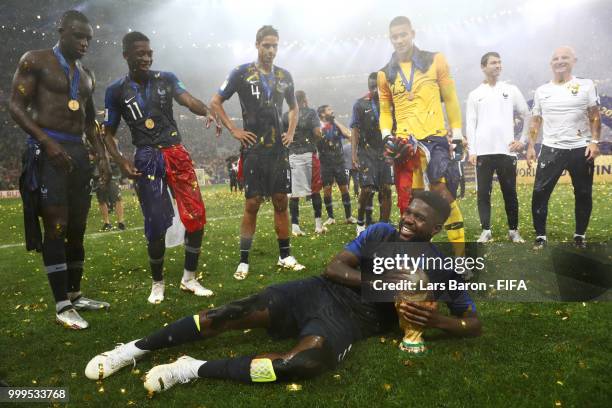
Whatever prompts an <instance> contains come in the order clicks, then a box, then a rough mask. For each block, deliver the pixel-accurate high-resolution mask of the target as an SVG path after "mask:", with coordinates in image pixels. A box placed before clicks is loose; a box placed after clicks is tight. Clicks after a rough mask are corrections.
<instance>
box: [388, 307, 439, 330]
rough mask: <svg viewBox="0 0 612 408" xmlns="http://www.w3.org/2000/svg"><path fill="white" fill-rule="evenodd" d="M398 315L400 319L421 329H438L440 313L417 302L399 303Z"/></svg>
mask: <svg viewBox="0 0 612 408" xmlns="http://www.w3.org/2000/svg"><path fill="white" fill-rule="evenodd" d="M398 313H400V314H401V315H402V318H404V319H405V320H407V321H409V322H410V323H412V324H415V325H417V326H421V327H439V323H440V313H439V312H438V311H437V310H435V309H430V308H429V307H427V306H425V305H424V304H422V303H419V302H407V301H404V302H401V303H400V304H399V306H398Z"/></svg>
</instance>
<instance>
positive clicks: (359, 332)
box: [85, 191, 481, 392]
mask: <svg viewBox="0 0 612 408" xmlns="http://www.w3.org/2000/svg"><path fill="white" fill-rule="evenodd" d="M449 212H450V207H449V204H448V202H447V201H446V200H445V199H444V198H442V197H441V196H440V195H438V194H437V193H434V192H430V191H425V192H419V193H417V194H415V196H414V199H413V200H412V202H411V203H410V205H409V206H408V208H407V209H406V210H405V211H404V213H403V214H402V218H401V220H400V223H399V228H398V229H396V228H394V227H393V226H391V225H389V224H387V223H377V224H374V225H371V226H370V227H369V228H367V229H366V230H365V231H364V232H363V233H361V234H360V235H359V237H357V238H356V239H355V240H353V241H352V242H350V243H349V244H348V245H347V246H346V247H345V249H344V250H343V251H342V252H340V253H339V254H338V255H337V256H336V257H335V258H334V259H333V260H332V261H331V262H330V263H329V264H328V266H327V267H326V268H325V270H324V271H323V273H322V276H316V277H309V278H306V279H300V280H294V281H289V282H284V283H281V284H276V285H272V286H269V287H267V288H266V289H264V290H263V291H262V292H260V293H257V294H255V295H252V296H249V297H247V298H244V299H240V300H235V301H233V302H230V303H228V304H226V305H223V306H220V307H216V308H214V309H206V310H202V311H200V312H199V313H197V314H194V315H188V316H186V317H183V318H182V319H179V320H177V321H175V322H173V323H170V324H168V325H166V326H165V327H163V328H161V329H159V330H157V331H156V332H153V333H150V334H149V335H147V336H145V337H143V338H141V339H137V340H133V341H131V342H129V343H125V344H122V345H120V346H118V347H117V348H115V349H114V350H111V351H107V352H104V353H101V354H98V355H97V356H95V357H94V358H93V359H92V360H91V361H90V362H89V364H87V367H86V368H85V374H86V376H87V377H88V378H90V379H92V380H101V379H103V378H106V377H108V376H109V375H112V374H113V373H115V372H116V371H118V370H119V369H121V368H122V367H126V366H130V365H132V364H133V362H134V361H135V360H137V359H140V358H143V357H144V356H145V355H146V354H149V353H150V352H152V351H156V350H160V349H164V348H168V347H172V346H177V345H182V344H185V343H189V342H193V341H197V340H203V339H211V338H213V337H215V336H217V335H218V334H221V333H223V332H226V331H230V330H245V329H255V328H257V329H267V331H268V334H269V335H271V336H272V337H274V338H287V337H293V338H296V339H297V341H296V343H295V345H294V346H293V348H291V349H290V350H278V349H277V350H275V351H270V350H269V351H267V352H266V351H262V352H260V353H259V354H256V355H251V356H240V357H233V358H226V359H220V360H207V361H205V360H197V359H195V358H192V357H189V356H183V357H180V358H179V359H178V360H176V361H175V362H174V363H171V364H162V365H158V366H155V367H153V368H152V369H151V370H150V371H149V372H148V373H147V374H146V376H145V383H144V386H145V388H146V389H147V390H149V391H150V392H161V391H166V390H168V389H169V388H171V387H172V386H174V385H176V384H178V383H187V382H189V381H191V380H194V379H196V378H216V379H225V380H234V381H239V382H244V383H265V382H275V381H296V380H302V379H307V378H311V377H314V376H316V375H319V374H321V373H322V372H324V371H327V370H332V369H334V368H335V367H336V366H337V365H338V364H339V363H341V362H342V361H343V360H344V359H345V358H346V357H347V356H348V355H349V354H350V352H351V350H353V349H354V348H353V347H352V346H353V344H355V343H356V342H358V341H360V340H363V339H365V338H367V337H371V336H379V335H382V334H385V333H388V332H390V331H392V330H397V322H398V315H399V318H400V325H401V327H402V328H403V329H404V334H405V338H404V341H402V349H403V350H408V351H411V352H415V351H416V352H420V351H422V350H423V349H424V348H423V345H422V340H421V334H422V332H423V330H424V329H425V328H428V327H433V328H438V329H442V330H444V331H446V332H448V333H450V334H452V335H455V336H478V335H480V328H481V323H480V320H479V319H478V315H477V313H476V308H475V305H474V302H473V301H472V299H471V298H470V296H469V295H468V294H467V292H465V291H464V290H457V291H447V290H435V291H432V293H428V292H429V290H428V289H429V286H425V289H426V290H425V295H426V296H427V297H429V296H430V295H431V297H432V299H435V300H436V301H438V302H445V303H446V305H447V307H448V309H449V310H450V316H449V315H445V314H442V313H440V312H438V311H437V310H435V309H434V308H432V307H431V305H432V303H429V304H428V303H421V302H420V301H421V300H423V299H427V297H420V298H419V297H418V295H423V294H419V293H411V292H408V293H404V292H399V293H400V297H399V299H398V301H397V303H396V304H397V306H396V305H394V303H393V302H392V301H391V302H389V301H382V302H379V301H377V299H376V300H375V299H373V301H370V300H369V299H367V298H366V294H367V293H368V292H370V290H368V288H372V287H373V286H370V284H371V283H372V282H370V281H369V275H370V274H369V273H368V272H369V271H373V268H372V267H373V266H374V264H373V261H372V260H373V259H374V258H375V257H376V256H377V254H380V253H382V252H385V251H389V250H394V249H396V248H399V249H404V250H405V249H408V250H409V251H410V252H412V253H416V252H415V249H417V250H418V251H419V253H421V252H420V250H421V249H431V251H433V253H434V257H440V256H441V255H440V253H439V251H437V249H436V248H435V247H434V246H433V245H432V244H431V243H430V242H429V241H430V240H431V237H432V236H433V235H435V234H436V233H438V232H439V231H440V230H441V229H442V227H443V225H444V221H445V220H446V219H447V218H448V214H449ZM404 252H405V251H404ZM391 253H392V252H389V254H391ZM395 254H396V255H397V254H398V252H395ZM400 255H401V254H400ZM398 269H400V268H398ZM403 269H404V270H401V271H398V270H395V269H394V270H390V271H389V272H388V273H387V274H385V278H388V279H386V281H387V282H403V281H407V280H410V279H412V280H413V281H414V280H415V279H418V278H419V277H421V279H422V280H423V281H425V280H426V281H427V282H431V283H432V285H433V284H438V285H439V284H442V283H447V282H449V281H450V280H451V279H461V278H460V276H459V275H457V274H456V273H455V271H454V270H449V269H444V270H427V271H426V272H423V271H422V270H421V269H416V272H415V273H414V274H412V271H410V272H407V271H406V268H403ZM425 269H427V268H425ZM419 271H420V272H419ZM423 275H426V276H423ZM362 276H364V278H365V279H364V280H363V281H362ZM410 276H412V277H413V278H410ZM420 283H421V285H419V287H422V285H423V284H424V282H420ZM438 287H440V286H438ZM364 289H365V290H364ZM374 289H375V287H374ZM417 292H418V291H417ZM370 293H371V292H370ZM394 293H395V294H397V293H398V292H394ZM387 295H388V294H387ZM406 295H407V296H406ZM391 296H392V297H393V296H395V295H394V294H393V293H391ZM415 296H416V297H415ZM415 300H416V301H415ZM396 307H397V312H396ZM419 343H421V344H419Z"/></svg>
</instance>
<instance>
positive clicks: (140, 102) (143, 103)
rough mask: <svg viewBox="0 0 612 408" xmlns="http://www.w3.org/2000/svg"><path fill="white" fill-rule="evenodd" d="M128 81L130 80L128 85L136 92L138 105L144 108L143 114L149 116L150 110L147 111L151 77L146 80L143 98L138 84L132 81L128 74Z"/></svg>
mask: <svg viewBox="0 0 612 408" xmlns="http://www.w3.org/2000/svg"><path fill="white" fill-rule="evenodd" d="M128 81H130V87H131V88H132V89H133V90H134V92H136V100H137V101H138V105H140V106H142V109H143V110H144V114H145V116H146V117H147V118H150V117H151V112H150V111H149V105H150V103H149V102H150V100H149V99H150V98H149V97H150V96H151V79H148V80H147V86H146V87H145V95H144V100H143V99H142V94H141V93H140V86H138V84H137V83H136V82H134V81H132V80H131V79H130V78H129V76H128Z"/></svg>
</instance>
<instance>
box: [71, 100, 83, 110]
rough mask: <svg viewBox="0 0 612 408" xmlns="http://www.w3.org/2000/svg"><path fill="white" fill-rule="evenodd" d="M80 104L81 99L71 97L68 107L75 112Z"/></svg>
mask: <svg viewBox="0 0 612 408" xmlns="http://www.w3.org/2000/svg"><path fill="white" fill-rule="evenodd" d="M80 106H81V105H80V104H79V101H77V100H76V99H71V100H69V101H68V109H70V110H71V111H73V112H76V111H78V110H79V107H80Z"/></svg>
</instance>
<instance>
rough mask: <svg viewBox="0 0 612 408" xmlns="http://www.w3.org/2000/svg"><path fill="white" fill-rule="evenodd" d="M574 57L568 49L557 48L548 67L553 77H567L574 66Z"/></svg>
mask: <svg viewBox="0 0 612 408" xmlns="http://www.w3.org/2000/svg"><path fill="white" fill-rule="evenodd" d="M576 61H577V60H576V55H575V54H574V50H572V49H571V48H570V47H559V48H557V49H556V50H555V52H554V53H553V55H552V58H551V60H550V67H551V68H552V71H553V74H555V76H569V75H571V74H572V69H573V68H574V65H575V64H576Z"/></svg>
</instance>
